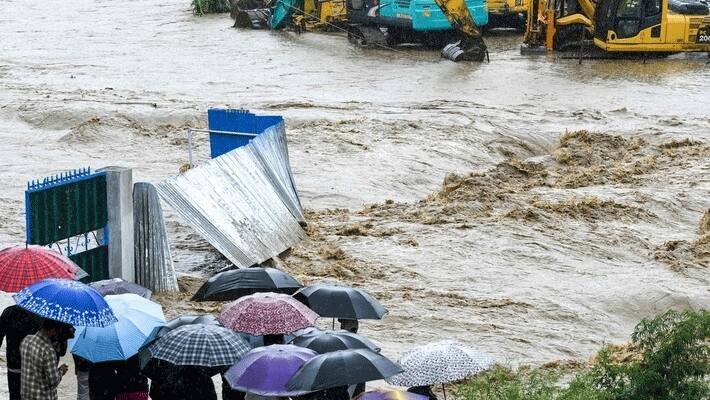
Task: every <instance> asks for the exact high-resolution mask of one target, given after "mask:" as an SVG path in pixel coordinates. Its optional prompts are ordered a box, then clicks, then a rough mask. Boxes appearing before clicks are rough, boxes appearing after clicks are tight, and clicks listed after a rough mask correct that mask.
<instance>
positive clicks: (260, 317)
mask: <svg viewBox="0 0 710 400" xmlns="http://www.w3.org/2000/svg"><path fill="white" fill-rule="evenodd" d="M317 318H318V315H317V314H316V313H314V312H313V311H311V310H310V309H308V307H306V306H304V305H303V304H301V303H299V302H298V301H296V300H295V299H294V298H293V297H291V296H288V295H285V294H278V293H256V294H253V295H251V296H245V297H242V298H240V299H238V300H236V301H234V302H232V303H229V304H227V305H226V306H225V307H224V309H223V310H222V313H221V314H219V317H217V319H218V320H219V322H221V323H222V325H224V326H225V327H228V328H230V329H232V330H235V331H237V332H244V333H248V334H250V335H280V334H284V333H290V332H294V331H297V330H299V329H303V328H306V327H309V326H313V324H314V323H315V321H316V319H317Z"/></svg>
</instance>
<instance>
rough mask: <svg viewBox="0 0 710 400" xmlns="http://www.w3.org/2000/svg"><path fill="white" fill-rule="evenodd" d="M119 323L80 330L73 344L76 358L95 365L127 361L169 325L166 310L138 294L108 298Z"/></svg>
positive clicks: (70, 344)
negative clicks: (105, 362) (166, 324)
mask: <svg viewBox="0 0 710 400" xmlns="http://www.w3.org/2000/svg"><path fill="white" fill-rule="evenodd" d="M106 302H107V303H108V305H109V306H110V307H111V309H112V310H113V313H114V315H116V317H117V318H118V322H116V323H115V324H113V325H109V326H106V327H103V328H95V327H93V328H87V327H80V328H77V330H76V333H75V334H74V339H72V340H70V341H69V348H70V349H71V352H72V354H75V355H77V356H79V357H82V358H84V359H86V360H89V361H91V362H93V363H98V362H104V361H117V360H127V359H129V358H131V357H132V356H134V355H135V354H137V353H138V350H139V349H140V348H141V347H142V346H143V345H144V344H146V343H148V342H149V341H151V340H152V339H153V338H154V337H155V335H156V334H157V333H158V330H160V328H161V327H162V326H163V325H164V324H165V316H164V315H163V308H162V307H161V306H160V305H159V304H157V303H153V302H152V301H150V300H148V299H145V298H143V297H141V296H138V295H136V294H132V293H127V294H120V295H115V296H106Z"/></svg>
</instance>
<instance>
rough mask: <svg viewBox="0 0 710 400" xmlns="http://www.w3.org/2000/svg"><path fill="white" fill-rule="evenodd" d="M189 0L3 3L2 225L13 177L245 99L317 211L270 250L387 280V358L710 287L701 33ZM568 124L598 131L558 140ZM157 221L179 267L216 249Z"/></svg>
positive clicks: (585, 352) (578, 331) (140, 143)
mask: <svg viewBox="0 0 710 400" xmlns="http://www.w3.org/2000/svg"><path fill="white" fill-rule="evenodd" d="M188 3H189V2H188V1H187V0H165V1H162V2H155V3H146V2H136V1H128V0H112V1H88V0H77V1H73V2H69V3H67V2H63V1H57V0H48V1H44V2H29V1H9V0H6V1H2V2H0V180H1V181H2V189H0V246H2V247H5V246H9V245H13V244H19V243H22V242H23V240H24V215H23V213H24V204H23V199H24V197H23V191H24V188H25V184H26V181H28V180H30V179H33V178H37V177H42V176H44V175H48V174H51V173H54V172H57V171H60V170H63V169H69V168H77V167H84V166H91V167H93V168H99V167H102V166H106V165H123V166H129V167H133V168H134V179H135V180H136V181H138V180H147V181H151V182H158V181H160V180H161V179H164V178H166V177H168V176H171V175H174V174H176V173H177V172H178V170H179V168H180V166H181V165H182V164H184V163H186V158H187V151H186V140H185V128H186V127H204V126H205V125H206V109H207V108H209V107H225V106H229V107H244V108H249V109H251V110H253V111H256V112H260V113H274V114H282V115H284V116H285V117H286V122H287V132H288V135H289V145H290V152H291V162H292V167H293V169H294V172H295V175H296V176H295V179H296V182H297V185H298V187H299V191H300V193H301V197H302V201H303V203H304V205H305V207H306V208H308V209H309V210H310V211H309V220H310V222H311V223H310V226H309V238H308V239H307V240H306V241H305V242H304V243H302V244H301V245H299V246H297V247H296V248H295V249H293V251H292V252H291V253H290V254H289V255H286V256H284V257H283V259H282V262H283V265H284V267H285V268H286V269H288V270H290V271H291V272H293V273H294V274H295V275H296V276H298V277H299V278H300V279H302V280H303V281H304V282H305V283H308V282H315V281H319V280H334V279H337V280H341V281H344V282H346V283H350V284H354V285H358V286H361V287H363V288H366V289H367V290H369V291H371V292H372V293H373V294H374V295H376V296H377V297H378V298H380V299H381V300H382V302H383V303H384V304H385V305H386V306H387V307H388V308H389V310H390V313H389V315H388V316H387V317H386V318H385V319H384V320H383V321H378V322H365V323H364V328H363V332H364V333H365V334H367V335H368V336H370V337H372V338H373V339H374V340H375V341H377V342H379V343H380V344H381V345H382V347H383V352H384V353H385V354H387V355H390V356H392V357H393V358H396V357H397V356H398V355H399V354H401V353H402V352H403V351H405V350H406V349H408V348H410V347H412V346H413V345H415V344H417V343H423V342H427V341H431V340H436V339H439V338H456V339H460V340H463V341H465V342H467V343H470V344H472V345H476V346H478V347H480V348H482V349H484V350H486V351H488V352H490V353H491V354H493V355H494V356H495V357H497V358H498V359H499V360H500V361H502V362H504V363H511V364H517V363H527V362H532V363H542V362H546V361H552V360H560V359H570V358H572V359H585V358H587V357H589V356H590V355H591V354H593V353H594V352H595V351H596V350H597V349H598V348H599V347H600V346H601V345H603V344H604V343H607V342H623V341H625V340H627V339H628V335H629V334H630V332H631V331H632V329H633V326H634V325H635V323H636V322H637V321H638V320H639V319H640V318H642V317H644V316H648V315H652V314H654V313H657V312H660V311H663V310H665V309H667V308H669V307H689V306H690V307H707V306H708V305H710V296H708V295H709V293H708V274H707V269H706V268H707V266H708V265H709V264H710V261H709V260H708V257H710V249H708V248H707V247H706V246H708V243H710V240H708V241H704V240H703V237H704V236H702V235H703V233H704V232H706V231H704V230H703V229H701V228H699V227H700V225H701V218H702V216H703V214H704V212H705V211H706V210H707V209H708V208H709V207H710V200H709V199H710V196H709V195H710V147H709V143H710V112H709V111H708V107H709V106H710V65H708V64H707V61H708V58H707V57H706V56H705V55H702V56H701V55H676V56H673V57H670V58H667V59H661V60H649V61H647V62H646V63H645V64H644V63H641V62H639V61H619V60H616V61H610V60H598V61H589V60H587V61H584V62H583V63H582V65H578V63H577V61H576V60H564V59H557V58H554V57H551V56H550V57H545V56H542V57H540V56H538V57H525V56H521V55H520V54H519V50H518V49H519V43H520V41H521V36H520V35H519V34H516V33H514V32H492V33H490V34H489V35H488V36H487V37H486V41H487V43H488V46H489V49H490V58H491V60H490V63H482V64H478V63H459V64H456V63H452V62H450V61H447V60H442V59H441V58H440V57H439V54H438V52H437V51H433V50H431V51H430V50H422V49H406V50H401V51H396V52H395V51H386V50H363V49H358V48H355V47H352V46H351V45H350V44H348V42H347V40H346V39H345V38H344V37H343V36H341V35H336V34H315V33H311V34H304V35H301V36H296V35H295V34H293V33H288V32H267V31H248V30H247V31H242V30H235V29H233V28H231V21H230V20H229V17H228V16H227V15H226V14H225V15H217V16H208V17H195V16H193V15H192V14H191V12H190V10H189V4H188ZM578 130H589V131H593V132H597V133H598V134H586V133H581V134H572V133H570V134H567V135H564V136H562V140H561V139H560V138H561V135H563V134H564V133H565V132H566V131H569V132H574V131H578ZM685 138H691V139H692V140H689V141H685V142H682V141H681V140H682V139H685ZM674 140H675V142H673V141H674ZM197 152H198V156H199V157H200V158H201V159H204V158H206V157H207V153H208V145H207V142H206V138H205V137H198V138H197ZM471 171H476V172H475V173H474V174H472V175H471V174H470V173H471ZM452 173H453V174H457V175H449V174H452ZM442 184H443V185H442ZM167 219H168V227H169V231H170V236H171V243H172V246H173V249H174V256H175V260H176V268H177V269H178V270H179V271H180V272H182V273H185V274H190V275H196V276H202V277H204V276H207V275H208V274H209V273H210V271H212V270H214V266H211V264H215V263H216V264H219V265H221V264H222V263H223V262H224V261H223V260H221V259H220V257H219V256H218V255H216V254H215V253H214V251H213V250H212V249H211V248H210V246H209V245H207V244H206V243H205V242H204V241H202V240H201V239H200V238H199V236H198V235H197V234H195V233H194V231H192V230H191V228H189V227H187V226H186V225H185V224H184V223H183V222H182V221H180V220H179V219H178V218H177V217H176V216H175V215H174V214H173V213H172V212H170V210H167ZM708 225H710V223H708ZM708 229H709V230H710V228H708ZM705 238H706V239H708V238H707V237H705ZM173 312H174V311H173ZM63 385H70V383H66V384H63ZM66 387H68V386H66ZM66 387H65V390H67V391H69V390H70V389H66Z"/></svg>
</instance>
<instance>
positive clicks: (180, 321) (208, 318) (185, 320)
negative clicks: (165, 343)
mask: <svg viewBox="0 0 710 400" xmlns="http://www.w3.org/2000/svg"><path fill="white" fill-rule="evenodd" d="M193 324H202V325H215V326H220V325H221V324H220V323H219V321H217V318H215V317H214V315H209V314H203V315H183V316H182V317H177V318H175V319H174V320H172V321H170V322H168V323H167V324H165V326H164V327H162V328H160V330H159V331H158V335H157V337H158V338H159V337H163V336H165V334H167V333H168V332H170V331H172V330H173V329H175V328H179V327H181V326H183V325H193Z"/></svg>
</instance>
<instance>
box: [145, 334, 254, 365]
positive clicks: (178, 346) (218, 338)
mask: <svg viewBox="0 0 710 400" xmlns="http://www.w3.org/2000/svg"><path fill="white" fill-rule="evenodd" d="M249 350H251V348H250V347H249V344H248V343H247V342H246V341H245V340H244V339H242V337H241V336H239V335H238V334H237V333H235V332H232V331H230V330H229V329H226V328H223V327H221V326H214V325H203V324H190V325H183V326H180V327H178V328H175V329H173V330H172V331H170V332H168V333H167V334H166V335H165V336H163V337H161V338H159V339H158V340H156V341H155V342H153V343H152V344H151V345H150V346H148V351H149V352H150V354H151V356H152V357H153V358H157V359H159V360H164V361H167V362H169V363H171V364H174V365H192V366H200V367H210V368H211V367H222V366H229V365H233V364H234V363H236V362H237V361H239V360H240V359H241V358H242V356H243V355H244V354H246V353H247V352H248V351H249Z"/></svg>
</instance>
